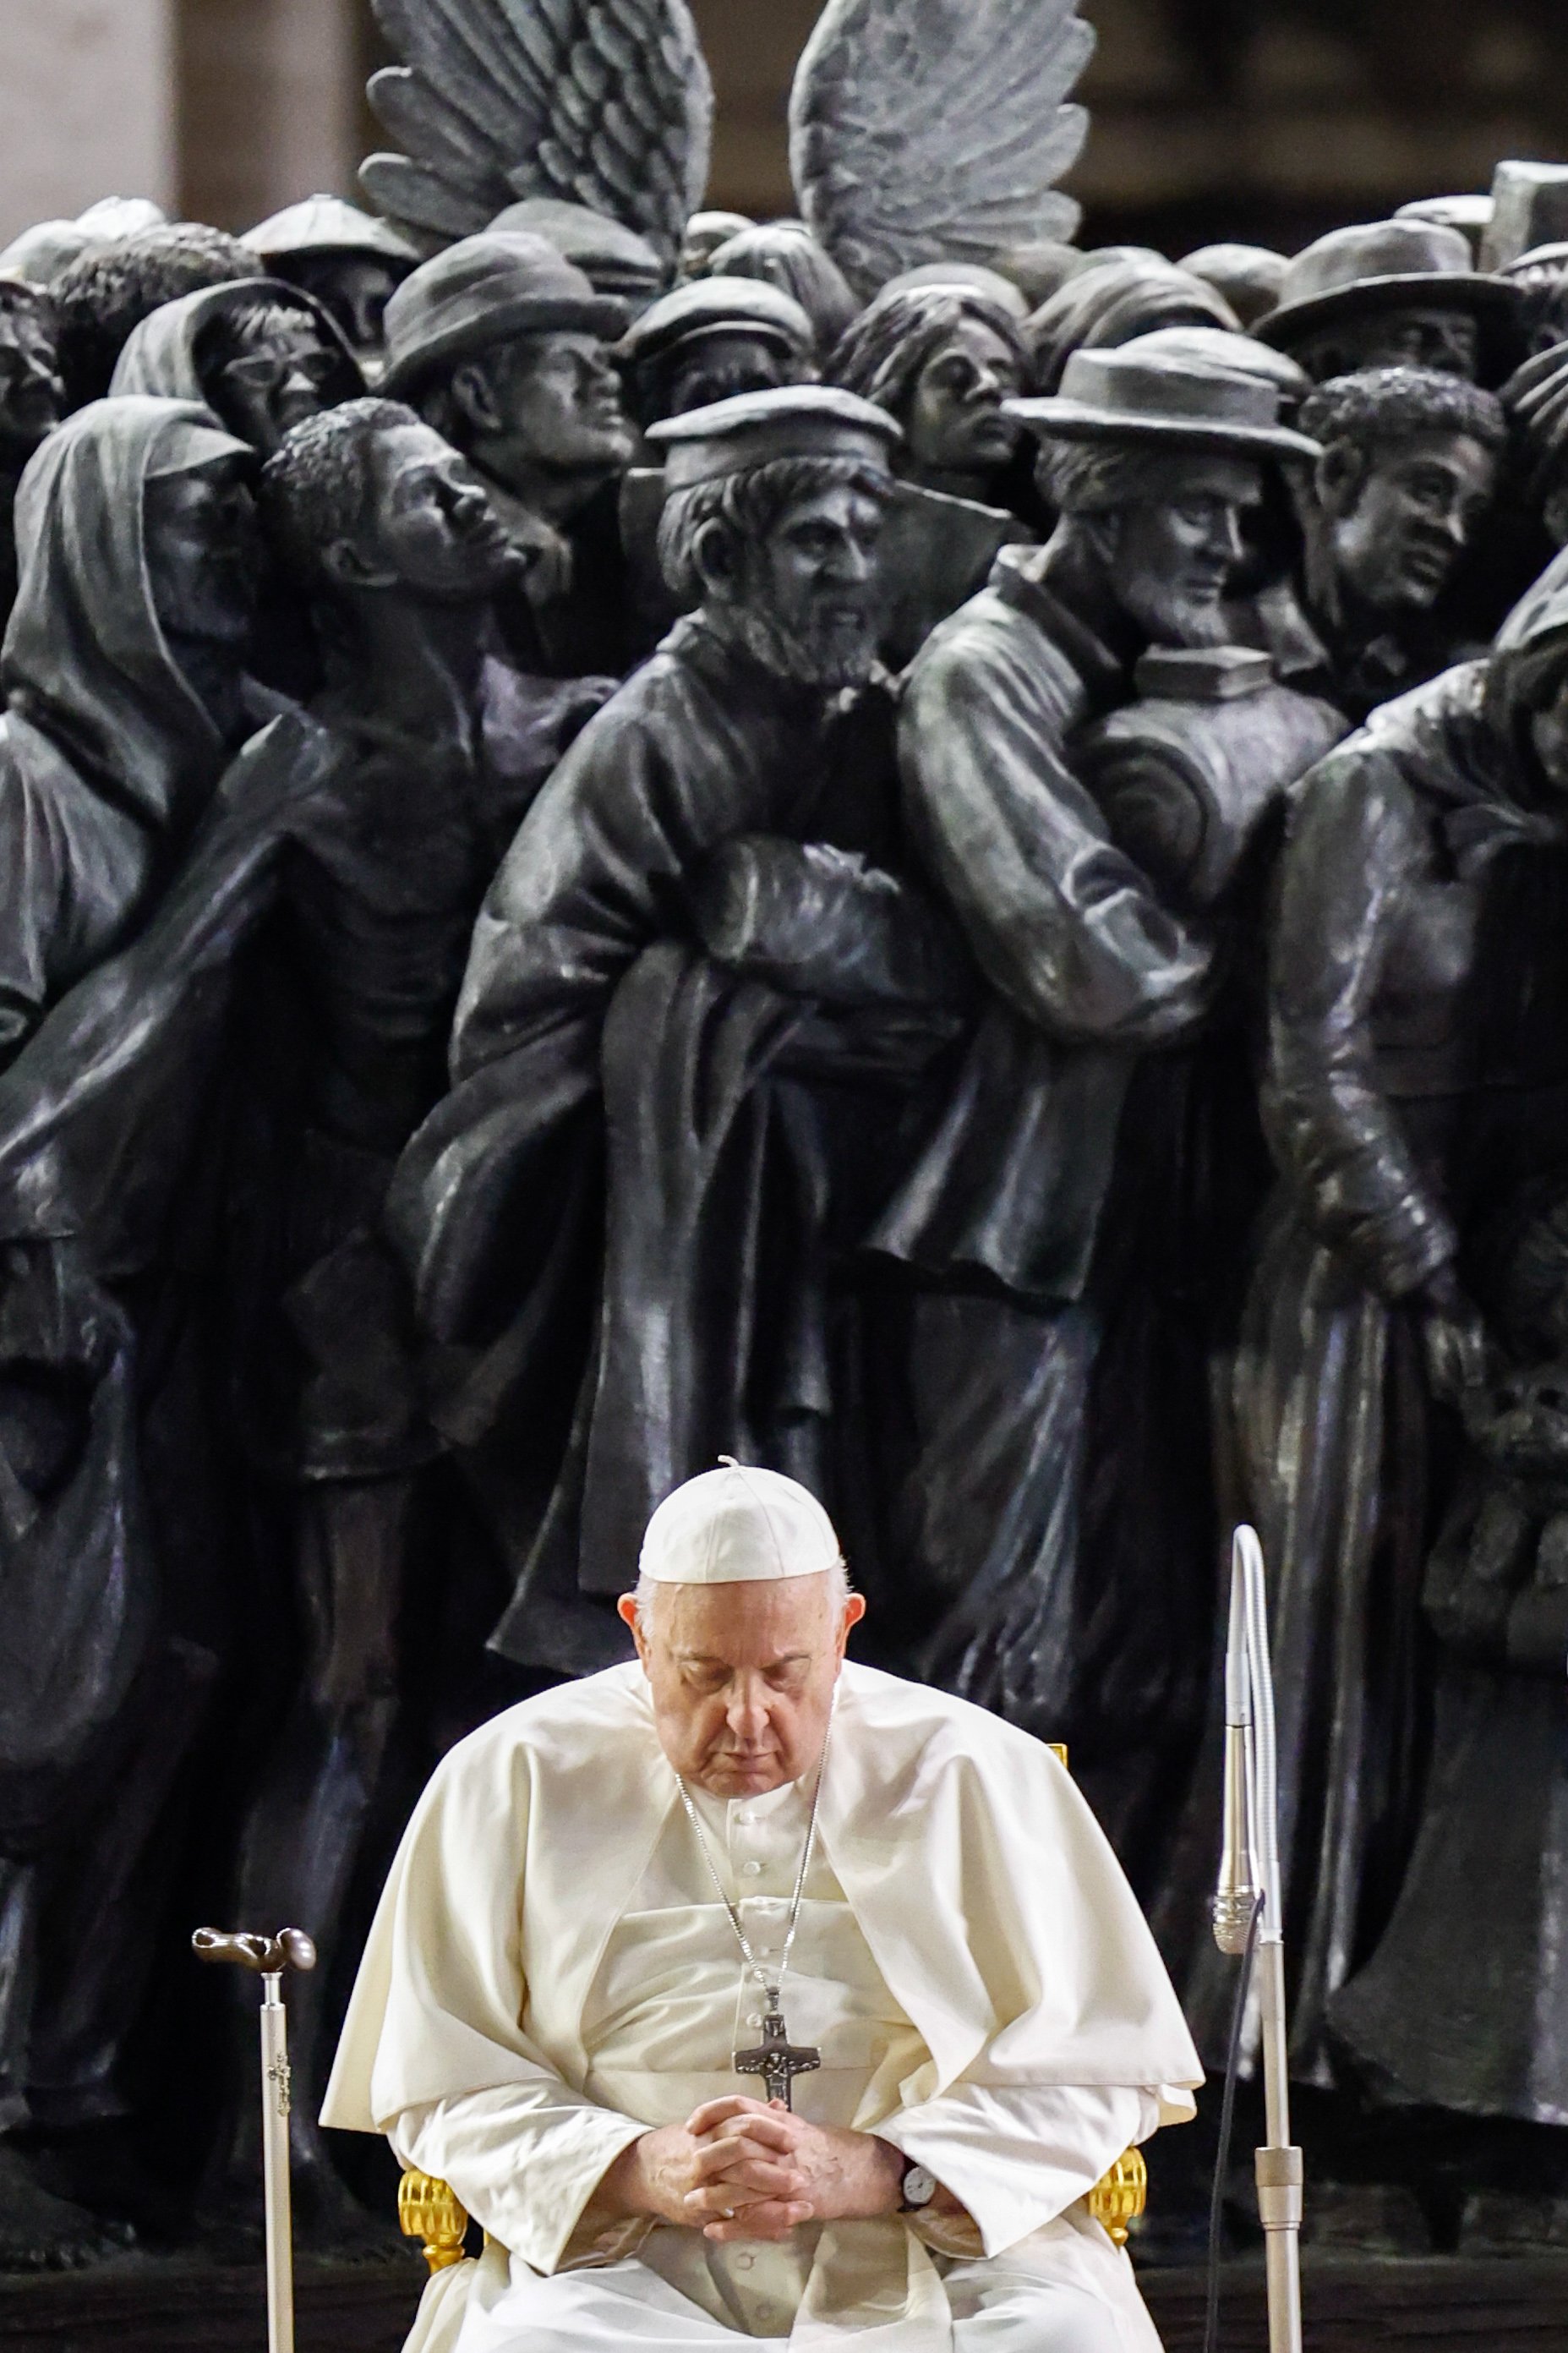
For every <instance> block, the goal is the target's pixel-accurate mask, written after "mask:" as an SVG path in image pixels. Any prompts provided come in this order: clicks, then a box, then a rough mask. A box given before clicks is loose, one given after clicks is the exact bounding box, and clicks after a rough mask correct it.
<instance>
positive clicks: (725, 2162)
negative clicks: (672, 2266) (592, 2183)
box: [600, 2094, 904, 2242]
mask: <svg viewBox="0 0 1568 2353" xmlns="http://www.w3.org/2000/svg"><path fill="white" fill-rule="evenodd" d="M903 2165H904V2161H903V2158H901V2157H900V2153H899V2151H898V2150H897V2149H896V2148H894V2147H892V2146H891V2144H890V2143H889V2142H888V2141H884V2140H878V2139H877V2138H876V2137H875V2136H874V2135H872V2134H870V2133H858V2132H840V2131H838V2130H837V2129H835V2128H833V2127H831V2126H823V2125H814V2124H808V2123H807V2122H806V2120H805V2117H804V2116H795V2115H792V2113H791V2112H790V2110H789V2109H787V2108H786V2107H784V2105H783V2103H782V2102H780V2101H773V2102H772V2103H766V2102H763V2101H762V2100H750V2099H746V2098H744V2097H743V2096H742V2095H741V2094H735V2095H733V2096H731V2097H730V2098H727V2099H722V2100H708V2101H706V2102H705V2103H704V2104H703V2105H702V2106H701V2107H700V2108H698V2109H697V2110H696V2111H695V2112H694V2113H693V2114H692V2115H691V2116H689V2117H688V2118H687V2121H686V2123H685V2124H684V2125H665V2126H661V2127H660V2128H659V2129H658V2131H655V2132H649V2133H645V2134H644V2135H643V2137H642V2138H641V2139H640V2140H638V2141H635V2142H634V2143H633V2144H632V2146H631V2147H630V2148H628V2149H626V2151H624V2152H623V2154H622V2155H621V2156H620V2157H619V2158H617V2159H616V2163H615V2164H614V2165H613V2166H612V2167H611V2168H610V2170H609V2172H608V2173H607V2174H606V2175H605V2179H604V2182H603V2184H602V2186H601V2191H600V2197H601V2200H602V2201H604V2202H605V2203H608V2204H610V2205H611V2206H613V2207H614V2208H615V2209H616V2210H617V2211H620V2212H622V2213H625V2214H638V2215H647V2216H648V2217H650V2218H651V2219H652V2220H654V2221H660V2222H673V2223H677V2224H680V2225H683V2226H684V2227H685V2228H687V2229H688V2230H697V2231H700V2232H702V2234H703V2236H704V2237H705V2238H709V2239H715V2240H718V2241H720V2242H727V2241H730V2240H733V2239H769V2240H782V2239H787V2238H788V2237H789V2235H790V2233H791V2232H792V2231H795V2230H797V2229H798V2228H799V2227H800V2225H801V2224H802V2223H803V2222H841V2221H864V2220H868V2219H869V2218H870V2217H871V2216H874V2215H878V2214H895V2213H897V2212H898V2211H899V2207H900V2202H901V2198H902V2183H903Z"/></svg>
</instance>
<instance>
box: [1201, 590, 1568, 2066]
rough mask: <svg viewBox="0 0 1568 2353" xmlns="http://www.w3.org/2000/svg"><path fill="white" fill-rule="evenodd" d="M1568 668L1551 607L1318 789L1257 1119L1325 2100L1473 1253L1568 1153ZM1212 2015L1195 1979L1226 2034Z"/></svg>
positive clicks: (1400, 1826)
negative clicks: (1271, 1192) (1337, 2006)
mask: <svg viewBox="0 0 1568 2353" xmlns="http://www.w3.org/2000/svg"><path fill="white" fill-rule="evenodd" d="M1565 642H1568V641H1565V639H1564V636H1563V612H1562V605H1561V600H1560V597H1558V598H1553V597H1552V596H1540V597H1536V598H1533V599H1531V600H1529V601H1528V602H1527V603H1526V605H1525V606H1523V607H1521V609H1520V611H1519V612H1518V614H1516V615H1515V616H1514V617H1513V618H1512V619H1511V620H1510V623H1509V625H1508V627H1507V628H1505V629H1504V631H1503V632H1502V634H1501V636H1500V639H1499V642H1498V648H1497V650H1496V651H1495V653H1493V654H1492V655H1491V656H1490V657H1489V659H1484V660H1480V661H1477V662H1472V663H1469V664H1466V665H1463V666H1461V667H1460V668H1458V669H1457V670H1451V671H1449V672H1448V673H1447V674H1446V675H1445V676H1444V677H1442V678H1439V679H1437V680H1436V681H1433V682H1432V683H1431V684H1430V685H1428V686H1426V687H1423V688H1419V689H1417V690H1416V691H1415V692H1414V693H1413V694H1410V695H1408V696H1405V698H1403V699H1402V700H1401V701H1399V702H1395V703H1394V704H1392V705H1391V706H1389V707H1388V708H1387V709H1386V710H1385V711H1384V712H1379V713H1377V714H1375V715H1374V716H1373V719H1372V721H1371V722H1370V723H1369V724H1368V725H1367V727H1366V728H1365V729H1363V731H1362V733H1360V734H1358V735H1357V736H1355V737H1354V738H1353V739H1352V741H1351V743H1349V744H1347V745H1345V746H1344V747H1343V749H1342V750H1341V751H1340V752H1339V753H1337V754H1333V755H1332V756H1331V758H1330V759H1329V760H1328V761H1326V762H1325V763H1324V764H1323V765H1322V766H1321V767H1320V768H1319V769H1317V770H1315V771H1314V773H1313V774H1312V776H1310V778H1309V779H1308V781H1307V783H1306V784H1305V785H1304V786H1303V787H1302V789H1301V793H1300V800H1299V804H1298V807H1297V808H1296V811H1295V814H1294V818H1293V824H1292V830H1291V838H1290V841H1289V847H1288V849H1287V851H1286V854H1285V860H1284V866H1283V871H1282V876H1281V882H1280V893H1281V895H1280V913H1279V928H1278V931H1277V933H1276V936H1275V939H1274V942H1273V946H1272V955H1271V979H1270V989H1269V997H1270V1049H1269V1060H1268V1077H1267V1082H1266V1088H1265V1113H1266V1120H1267V1124H1268V1134H1269V1137H1270V1142H1271V1145H1272V1147H1273V1150H1274V1153H1275V1155H1276V1158H1277V1161H1278V1163H1279V1166H1280V1167H1281V1169H1282V1170H1283V1171H1284V1172H1286V1182H1285V1183H1284V1184H1282V1186H1281V1187H1280V1188H1279V1192H1278V1194H1277V1196H1276V1199H1275V1203H1274V1205H1273V1208H1272V1210H1271V1212H1270V1216H1269V1219H1268V1226H1267V1230H1266V1233H1265V1236H1264V1239H1263V1242H1262V1247H1261V1251H1260V1255H1259V1259H1258V1266H1257V1269H1256V1271H1255V1274H1254V1278H1253V1289H1252V1296H1251V1300H1250V1303H1249V1305H1248V1309H1247V1317H1246V1320H1245V1324H1244V1328H1243V1333H1242V1340H1241V1346H1240V1350H1239V1355H1238V1358H1237V1378H1236V1395H1235V1411H1236V1416H1237V1430H1238V1436H1239V1441H1240V1445H1241V1449H1242V1462H1243V1472H1244V1477H1245V1482H1246V1496H1247V1503H1248V1505H1249V1508H1250V1509H1251V1510H1252V1512H1253V1513H1254V1514H1255V1516H1256V1518H1257V1524H1258V1527H1259V1529H1260V1531H1261V1533H1262V1534H1263V1537H1264V1541H1265V1544H1266V1546H1268V1547H1269V1551H1270V1556H1271V1558H1272V1559H1273V1560H1274V1562H1275V1563H1276V1571H1275V1577H1276V1582H1275V1588H1274V1617H1275V1642H1276V1656H1277V1657H1278V1658H1279V1659H1280V1660H1281V1661H1282V1662H1284V1672H1283V1675H1282V1691H1283V1694H1284V1701H1283V1705H1282V1708H1281V1714H1280V1746H1281V1789H1282V1799H1283V1806H1284V1815H1283V1819H1284V1821H1285V1825H1286V1830H1285V1839H1286V1847H1285V1852H1286V1855H1287V1858H1288V1860H1287V1869H1288V1870H1289V1873H1290V1875H1291V1880H1292V1884H1293V1887H1294V1890H1295V1893H1294V1895H1293V1898H1292V1902H1293V1905H1294V1907H1295V1916H1296V1918H1297V1919H1298V1921H1299V1922H1300V1927H1299V1929H1298V1932H1297V1933H1298V1936H1299V1938H1300V1943H1299V1947H1298V1949H1299V1950H1300V1975H1299V1982H1298V1985H1297V1988H1296V1993H1295V2018H1296V2025H1295V2064H1296V2066H1297V2069H1298V2071H1299V2072H1300V2074H1301V2075H1302V2077H1303V2078H1304V2079H1305V2080H1308V2081H1313V2082H1317V2083H1320V2084H1328V2083H1332V2082H1334V2081H1335V2080H1336V2074H1335V2058H1334V2052H1333V2047H1332V2043H1331V2039H1330V2032H1329V2026H1330V2020H1331V2014H1332V2012H1331V2005H1332V2001H1333V1997H1334V1996H1335V1995H1336V1993H1337V1992H1338V1990H1339V1989H1340V1988H1341V1987H1342V1985H1343V1984H1344V1983H1345V1981H1346V1979H1347V1978H1349V1977H1350V1976H1351V1975H1352V1973H1353V1972H1354V1971H1355V1970H1356V1968H1358V1967H1359V1966H1360V1964H1361V1963H1362V1961H1363V1959H1365V1958H1366V1957H1368V1955H1369V1954H1370V1953H1371V1952H1372V1951H1373V1949H1374V1948H1375V1946H1376V1943H1377V1940H1378V1938H1379V1937H1380V1936H1381V1934H1382V1932H1383V1930H1384V1926H1386V1923H1387V1920H1388V1916H1389V1914H1390V1912H1391V1910H1392V1908H1393V1905H1394V1898H1395V1895H1396V1894H1397V1891H1398V1887H1399V1883H1400V1877H1401V1874H1402V1872H1403V1870H1404V1868H1405V1864H1406V1862H1408V1859H1409V1854H1410V1842H1411V1838H1412V1835H1413V1832H1414V1829H1415V1820H1416V1809H1417V1802H1418V1781H1417V1778H1416V1766H1417V1761H1418V1757H1419V1749H1418V1746H1417V1745H1416V1730H1417V1724H1418V1715H1419V1709H1420V1704H1421V1697H1422V1693H1421V1677H1420V1670H1419V1663H1418V1654H1417V1651H1416V1649H1415V1645H1414V1641H1413V1636H1414V1631H1415V1626H1414V1620H1415V1610H1416V1609H1417V1606H1418V1595H1419V1590H1420V1579H1421V1571H1422V1567H1423V1551H1424V1545H1425V1540H1426V1526H1427V1513H1428V1511H1429V1509H1430V1504H1431V1497H1432V1493H1433V1488H1434V1485H1436V1486H1437V1487H1438V1488H1439V1489H1440V1488H1441V1486H1442V1484H1443V1483H1444V1482H1443V1471H1444V1457H1443V1452H1442V1450H1443V1448H1444V1447H1445V1445H1446V1444H1447V1442H1448V1440H1449V1437H1450V1435H1451V1432H1452V1429H1453V1424H1452V1421H1451V1419H1448V1417H1451V1416H1452V1415H1453V1414H1454V1413H1456V1412H1458V1411H1461V1410H1464V1411H1469V1410H1472V1409H1474V1407H1475V1405H1476V1403H1477V1401H1478V1399H1479V1397H1480V1395H1481V1393H1482V1391H1483V1388H1484V1382H1485V1377H1486V1354H1485V1348H1486V1334H1485V1327H1484V1324H1483V1322H1482V1319H1481V1316H1480V1314H1479V1311H1478V1309H1477V1308H1476V1306H1475V1304H1474V1303H1473V1302H1472V1300H1471V1298H1470V1297H1469V1295H1468V1288H1467V1282H1468V1277H1467V1272H1466V1263H1465V1261H1464V1259H1463V1258H1462V1255H1461V1250H1462V1237H1463V1235H1464V1234H1465V1232H1466V1230H1467V1228H1468V1226H1469V1225H1470V1224H1471V1222H1472V1220H1473V1218H1474V1215H1475V1211H1476V1209H1477V1208H1478V1207H1479V1206H1481V1205H1483V1204H1485V1203H1486V1202H1487V1201H1489V1200H1496V1199H1499V1198H1503V1199H1506V1198H1509V1196H1510V1193H1511V1192H1512V1190H1513V1189H1514V1188H1515V1187H1517V1186H1519V1185H1521V1184H1522V1183H1524V1182H1525V1181H1527V1180H1528V1178H1529V1177H1530V1176H1531V1173H1532V1172H1534V1173H1539V1172H1540V1171H1541V1170H1542V1168H1547V1167H1550V1166H1552V1163H1553V1161H1554V1159H1555V1157H1556V1155H1557V1150H1558V1145H1557V1140H1556V1123H1557V1122H1558V1120H1559V1118H1560V1103H1561V1086H1562V1076H1563V1049H1562V1034H1563V1033H1562V1030H1561V1026H1560V1025H1561V1018H1562V1017H1561V1014H1560V1011H1559V1009H1558V1008H1559V1004H1560V1000H1561V996H1562V979H1561V975H1560V973H1559V971H1558V968H1557V963H1556V959H1555V957H1554V955H1553V952H1552V941H1553V939H1554V938H1555V936H1556V926H1557V924H1558V923H1559V922H1560V920H1561V918H1560V915H1559V913H1558V912H1557V911H1558V909H1559V907H1560V906H1561V904H1562V898H1563V889H1564V884H1565V881H1568V863H1565V861H1564V856H1563V845H1564V840H1565V838H1568V837H1565V834H1564V824H1563V783H1564V778H1568V761H1565V759H1564V756H1563V747H1562V736H1561V719H1560V710H1561V702H1560V696H1561V687H1562V678H1563V659H1564V647H1565ZM1216 1993H1217V1988H1215V1986H1213V1984H1212V1983H1211V1973H1210V1971H1209V1969H1208V1968H1207V1964H1206V1962H1205V1961H1202V1960H1200V1962H1199V1964H1198V1968H1197V1971H1196V1982H1195V1984H1194V2000H1195V2001H1196V2004H1197V2014H1198V2016H1199V2017H1200V2019H1202V2020H1204V2021H1205V2024H1206V2031H1208V2032H1209V2033H1210V2034H1211V2035H1212V2034H1213V2033H1214V2032H1215V2031H1216V2028H1217V2017H1216V2015H1215V2011H1214V2010H1213V2009H1205V2006H1204V2005H1205V2002H1212V2001H1213V2000H1214V1999H1215V1995H1216ZM1480 2063H1481V2062H1480V2054H1479V2053H1478V2065H1479V2064H1480Z"/></svg>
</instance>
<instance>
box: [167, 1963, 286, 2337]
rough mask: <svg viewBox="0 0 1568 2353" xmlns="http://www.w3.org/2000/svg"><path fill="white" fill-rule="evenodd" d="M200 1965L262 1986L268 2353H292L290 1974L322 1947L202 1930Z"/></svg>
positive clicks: (262, 2087) (262, 2164)
mask: <svg viewBox="0 0 1568 2353" xmlns="http://www.w3.org/2000/svg"><path fill="white" fill-rule="evenodd" d="M191 1945H192V1948H193V1949H194V1951H195V1957H196V1958H197V1960H198V1961H233V1962H236V1963H237V1965H238V1967H239V1968H242V1969H250V1970H253V1971H254V1973H255V1974H256V1975H257V1976H258V1978H260V1979H261V2009H260V2020H261V2167H262V2172H261V2179H262V2192H263V2195H264V2197H265V2199H266V2201H267V2202H266V2218H267V2348H268V2353H294V2235H293V2224H292V2219H291V2214H290V2208H289V2094H290V2089H291V2085H290V2078H289V2013H288V2011H287V2010H286V2009H285V2008H284V2005H283V1977H284V1972H285V1971H286V1970H288V1969H313V1968H315V1966H316V1947H315V1946H314V1945H313V1944H312V1943H311V1942H310V1937H309V1936H306V1935H305V1933H304V1931H303V1929H301V1928H283V1929H280V1930H279V1933H278V1935H277V1936H247V1935H237V1936H227V1935H226V1934H225V1933H224V1931H223V1930H222V1929H221V1928H198V1929H197V1930H196V1933H195V1936H193V1937H192V1938H191Z"/></svg>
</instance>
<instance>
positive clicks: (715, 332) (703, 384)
mask: <svg viewBox="0 0 1568 2353" xmlns="http://www.w3.org/2000/svg"><path fill="white" fill-rule="evenodd" d="M815 361H816V337H815V335H814V333H813V331H812V324H811V321H810V320H809V319H808V318H807V317H806V315H805V311H803V310H802V309H801V307H800V304H799V303H798V302H796V301H792V299H791V298H790V296H789V295H787V294H783V293H780V292H779V290H777V288H775V287H773V286H769V285H767V284H765V283H763V282H762V281H760V280H751V279H744V278H702V279H697V280H692V281H691V283H689V285H684V286H678V287H677V288H676V289H675V290H674V292H673V293H670V294H666V295H665V296H664V297H663V298H662V300H660V301H657V302H655V303H653V304H652V305H651V306H650V307H649V308H648V309H647V311H644V312H643V314H642V316H641V318H639V319H637V320H636V321H635V322H634V323H633V324H632V326H631V327H630V328H629V329H628V330H627V332H626V334H625V335H624V336H623V337H622V339H621V342H620V343H619V345H618V346H617V349H616V362H617V364H618V365H619V367H620V369H621V373H622V375H623V377H624V378H625V380H626V393H627V402H628V406H630V408H631V411H632V414H633V416H634V417H635V418H636V419H637V424H638V425H639V426H641V427H643V428H644V429H645V430H646V429H647V427H648V426H650V425H658V424H659V423H661V422H662V420H663V419H664V418H665V417H684V416H685V415H686V414H687V412H688V410H689V409H693V408H707V407H709V406H711V404H712V403H713V402H714V401H716V400H728V399H730V398H731V396H733V395H734V394H736V393H742V392H768V391H772V390H776V389H777V388H778V387H779V386H780V385H787V384H799V383H802V382H805V381H807V380H808V379H809V378H810V376H811V375H813V374H814V373H815Z"/></svg>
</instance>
